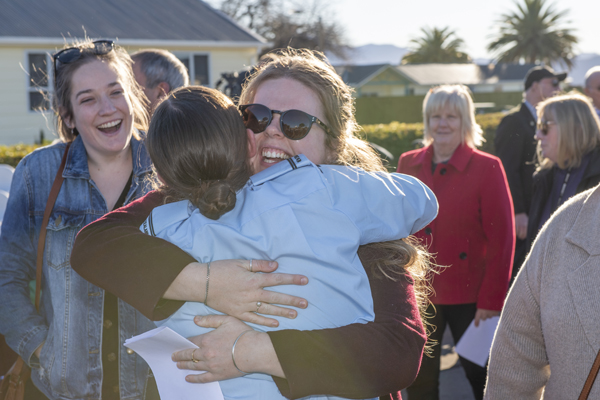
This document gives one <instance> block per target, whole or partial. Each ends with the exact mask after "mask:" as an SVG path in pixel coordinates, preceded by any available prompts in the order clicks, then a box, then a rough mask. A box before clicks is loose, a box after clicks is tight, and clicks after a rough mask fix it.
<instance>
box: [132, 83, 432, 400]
mask: <svg viewBox="0 0 600 400" xmlns="http://www.w3.org/2000/svg"><path fill="white" fill-rule="evenodd" d="M298 129H301V128H300V127H298ZM255 136H256V134H255V133H254V132H253V131H252V130H250V129H246V128H245V126H244V124H243V122H242V119H241V118H239V111H238V110H237V109H236V107H235V106H234V104H233V102H232V101H231V100H230V99H228V98H227V97H226V96H225V95H223V94H222V93H220V92H218V91H216V90H213V89H209V88H204V87H201V86H192V87H188V88H181V89H179V90H176V91H175V92H173V93H171V94H170V95H169V96H168V97H167V98H166V99H165V100H164V101H163V102H162V103H161V104H160V105H159V106H158V108H157V109H156V110H155V112H154V116H153V118H152V123H151V124H150V128H149V130H148V137H147V140H146V145H147V148H148V153H149V154H150V158H151V159H152V161H153V164H154V168H155V170H156V172H157V175H158V176H160V181H161V182H162V185H160V186H159V187H158V190H159V191H160V192H162V193H164V194H165V196H166V197H168V198H170V199H171V200H173V202H172V203H170V204H167V205H164V206H161V207H157V208H155V209H154V210H153V211H152V213H151V215H150V216H149V217H148V218H147V219H146V221H144V223H143V224H142V230H143V231H144V232H145V233H146V234H149V235H153V236H156V237H160V238H163V239H166V240H168V241H170V242H172V243H174V244H176V245H178V246H179V247H180V248H181V249H182V250H184V251H185V252H187V253H188V254H190V255H192V256H193V257H194V258H195V259H197V260H198V261H200V262H206V263H210V261H211V260H213V259H216V260H218V259H228V258H237V257H240V256H242V255H245V256H247V257H254V258H269V259H276V260H278V263H279V266H280V272H292V273H293V272H303V273H304V275H306V276H307V277H308V280H309V284H308V285H306V286H303V287H301V286H291V287H287V288H285V289H279V290H277V289H274V290H276V291H285V292H286V293H288V294H295V295H297V296H303V297H305V298H308V299H311V301H310V302H309V304H308V307H307V308H306V309H305V310H302V311H301V312H299V313H298V315H297V317H296V318H295V319H294V320H290V319H288V318H278V321H279V326H278V327H277V328H275V327H272V326H271V327H263V326H260V325H250V326H248V327H247V328H246V330H244V331H242V332H241V333H240V334H239V335H238V337H237V338H236V339H234V340H235V341H237V343H242V342H243V341H246V342H249V343H253V342H256V341H257V338H260V335H261V332H266V331H271V330H277V329H279V330H282V329H303V330H309V329H317V328H318V329H324V328H335V327H340V326H344V325H348V324H350V323H353V322H358V321H364V322H367V321H372V320H373V307H372V296H371V292H370V290H369V284H368V280H367V275H366V273H365V271H364V268H363V266H362V265H361V264H360V262H359V260H358V259H357V257H356V252H357V251H358V246H359V244H367V243H373V242H377V241H386V240H395V239H401V238H404V237H407V236H409V235H410V234H412V233H414V232H416V231H418V230H419V229H421V228H422V227H424V226H425V225H427V224H428V223H429V222H431V220H432V219H433V218H434V217H435V215H436V214H437V201H436V200H435V196H433V193H431V191H430V190H429V188H427V187H426V186H424V185H423V184H422V183H421V182H419V181H418V180H417V179H415V178H412V177H409V176H406V175H400V174H389V173H383V172H380V173H375V172H373V173H369V172H366V171H364V170H361V169H359V168H355V167H346V166H332V165H320V166H317V165H315V164H313V163H311V162H310V161H309V160H308V159H307V158H306V157H305V156H304V155H296V156H294V157H291V158H289V159H288V162H284V163H278V164H276V165H274V166H272V167H270V168H267V169H265V170H264V171H262V172H260V173H258V174H254V175H252V172H251V168H250V164H249V162H248V160H247V159H246V158H245V157H244V156H245V155H250V156H252V155H253V154H254V153H255V152H256V145H255V141H256V138H255ZM177 200H181V201H177ZM282 221H285V222H284V223H282ZM240 253H242V254H240ZM209 283H210V267H207V285H206V287H205V293H204V296H205V298H204V302H203V303H200V302H186V304H185V305H184V306H182V307H181V308H180V309H179V310H177V311H176V312H175V313H174V314H173V315H172V316H171V317H169V318H168V319H167V320H164V321H161V322H160V323H158V325H160V326H167V327H169V328H171V329H173V330H174V331H175V332H177V333H179V334H181V335H183V336H184V337H190V336H197V335H200V334H203V333H207V332H210V331H212V329H210V328H202V327H198V326H196V325H194V324H193V323H192V321H193V319H194V317H195V316H197V315H219V313H217V312H216V311H215V310H214V309H212V308H211V307H210V304H212V301H213V297H212V292H211V291H210V285H209ZM207 288H208V291H207ZM349 293H352V296H351V297H349V296H348V294H349ZM265 306H266V305H265ZM261 307H262V302H261V303H259V304H257V308H256V310H257V312H260V309H261ZM240 326H243V324H242V323H240ZM242 338H243V339H242ZM258 340H259V339H258ZM196 353H197V354H196ZM201 354H202V352H201V351H198V350H197V351H194V350H191V354H190V359H188V362H189V363H194V364H198V368H203V366H204V364H205V363H206V361H204V360H203V361H202V362H201V361H200V360H201V359H202V356H201ZM195 356H198V357H199V359H198V360H196V358H195ZM189 360H191V361H189ZM232 361H233V363H234V367H236V368H237V369H238V370H239V373H238V375H239V376H238V377H237V378H235V379H228V380H224V381H221V382H219V383H220V386H221V390H222V392H223V395H224V396H225V398H226V399H229V398H231V399H238V400H242V399H248V400H250V399H256V400H267V399H271V400H275V399H283V398H284V397H283V396H282V395H281V393H280V392H279V390H278V389H277V386H276V385H275V383H274V382H273V381H272V379H270V378H267V379H265V376H264V374H249V373H248V371H250V370H251V369H247V368H246V367H247V366H248V363H247V360H246V359H245V358H244V357H239V353H238V358H237V362H236V358H235V352H234V350H233V349H232ZM253 366H254V368H256V364H252V363H250V367H251V368H252V367H253ZM242 371H243V372H242ZM242 375H243V376H242ZM311 397H312V398H313V399H315V400H317V399H325V398H331V397H329V396H326V397H323V396H311Z"/></svg>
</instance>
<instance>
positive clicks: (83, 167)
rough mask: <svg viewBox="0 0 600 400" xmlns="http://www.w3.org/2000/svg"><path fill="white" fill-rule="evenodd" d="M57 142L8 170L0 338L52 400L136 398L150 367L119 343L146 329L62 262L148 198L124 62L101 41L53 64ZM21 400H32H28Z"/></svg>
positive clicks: (141, 114) (136, 106) (138, 123)
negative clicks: (111, 219)
mask: <svg viewBox="0 0 600 400" xmlns="http://www.w3.org/2000/svg"><path fill="white" fill-rule="evenodd" d="M53 60H54V69H53V70H54V76H53V82H54V93H53V96H52V97H53V109H54V111H55V113H56V122H57V132H58V134H59V136H60V141H58V142H57V143H55V144H52V145H50V146H47V147H44V148H41V149H39V150H36V151H35V152H33V153H31V154H29V155H28V156H26V157H25V158H23V160H22V161H21V162H20V163H19V165H18V166H17V168H16V170H15V174H14V178H13V181H12V187H11V192H10V199H9V201H8V205H7V208H6V214H5V217H4V220H3V223H2V235H1V236H0V258H1V259H2V263H1V264H0V287H1V289H0V331H1V332H2V334H3V335H5V337H6V341H7V343H8V344H9V345H10V346H11V347H12V348H13V349H14V350H15V351H16V352H17V353H19V355H20V356H21V357H22V358H23V360H24V361H25V362H26V363H27V365H29V366H30V367H31V380H32V381H33V383H34V384H35V386H37V388H39V390H41V391H42V392H43V393H44V395H45V396H47V397H48V398H50V399H84V398H85V399H88V398H89V399H92V398H93V399H99V398H102V399H124V398H127V399H140V400H141V399H143V398H144V392H145V387H146V380H147V376H148V366H147V365H146V363H145V362H144V361H143V360H142V358H141V357H138V356H137V355H136V354H131V353H128V352H127V351H126V350H127V349H126V348H125V347H124V346H123V340H124V339H126V338H127V337H131V336H132V335H135V334H137V333H142V332H144V331H146V330H148V329H149V328H151V327H152V326H153V324H152V323H151V321H149V320H148V319H146V318H145V317H144V316H143V315H141V314H140V313H139V312H138V311H136V310H135V309H133V307H131V306H129V305H127V304H126V303H124V302H123V301H119V300H118V299H117V298H116V297H115V296H114V295H110V294H109V293H108V292H104V291H103V290H102V289H100V288H98V287H97V286H94V285H92V284H90V283H89V282H87V281H85V280H84V279H83V278H81V277H80V276H79V275H78V274H76V273H75V272H74V271H73V270H72V269H71V265H70V263H69V258H70V255H71V254H70V253H71V247H72V243H73V241H74V239H75V235H76V234H77V232H78V231H79V230H80V229H81V228H82V227H83V226H85V225H87V224H88V223H90V222H92V221H94V220H96V219H98V218H99V217H101V216H102V215H104V214H106V213H107V212H109V211H111V210H114V209H116V208H118V207H120V206H122V205H123V204H127V203H129V202H131V201H133V200H134V199H136V198H138V197H141V196H142V195H143V194H145V193H146V191H147V190H146V189H145V188H146V186H145V185H144V181H145V180H146V178H147V177H148V176H149V175H150V173H151V170H152V168H151V163H150V159H149V157H148V155H147V153H146V150H145V148H144V145H143V143H142V140H141V132H140V131H139V130H142V129H145V128H146V126H147V123H148V117H147V114H146V111H145V107H144V104H143V102H142V100H141V99H142V96H143V95H142V94H141V90H140V89H139V87H138V86H137V84H136V83H135V80H134V77H133V73H132V69H131V64H132V61H131V58H130V57H129V56H128V55H127V53H126V52H125V50H123V49H122V48H120V47H118V46H115V45H114V44H113V43H112V42H111V41H96V42H91V41H89V40H88V41H83V42H80V43H76V44H74V45H72V46H68V47H67V48H65V49H63V50H62V51H60V52H58V53H56V54H54V55H53ZM63 156H64V157H65V160H66V161H65V166H64V171H63V172H62V176H63V177H64V181H63V183H62V186H61V189H60V192H59V194H58V198H57V199H56V202H55V204H54V208H53V211H52V213H51V215H50V220H49V223H48V225H47V233H46V243H45V249H44V250H43V278H42V291H41V293H42V296H41V307H40V311H39V312H37V311H36V309H35V307H34V306H33V305H32V304H31V300H30V298H29V282H30V281H31V280H34V279H35V276H36V257H37V256H36V255H37V246H38V237H39V234H40V229H41V224H42V217H43V215H44V210H45V208H46V202H47V200H48V196H49V192H50V188H51V187H52V184H53V182H54V179H55V176H57V172H58V171H59V165H60V164H61V159H63ZM26 398H29V399H33V398H34V395H32V393H26Z"/></svg>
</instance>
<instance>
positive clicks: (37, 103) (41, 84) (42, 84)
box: [26, 52, 52, 111]
mask: <svg viewBox="0 0 600 400" xmlns="http://www.w3.org/2000/svg"><path fill="white" fill-rule="evenodd" d="M26 60H27V61H26V62H27V73H28V78H27V81H28V82H27V92H28V97H29V110H30V111H40V110H42V111H45V110H49V109H50V93H51V87H52V86H51V85H50V76H51V72H50V68H51V66H52V60H51V59H50V55H48V54H47V53H43V52H36V53H33V52H32V53H27V54H26Z"/></svg>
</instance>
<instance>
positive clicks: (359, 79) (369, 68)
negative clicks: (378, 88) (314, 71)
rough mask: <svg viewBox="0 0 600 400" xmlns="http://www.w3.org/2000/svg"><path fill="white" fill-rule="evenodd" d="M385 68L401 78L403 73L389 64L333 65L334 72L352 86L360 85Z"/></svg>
mask: <svg viewBox="0 0 600 400" xmlns="http://www.w3.org/2000/svg"><path fill="white" fill-rule="evenodd" d="M387 69H389V70H391V71H393V72H394V73H395V74H397V75H398V78H399V79H402V78H403V75H402V74H399V73H398V71H397V70H396V69H395V68H394V67H392V66H391V65H390V64H373V65H343V66H337V67H335V70H336V72H337V73H338V74H339V75H340V76H341V77H342V80H343V81H344V82H345V83H347V84H348V85H350V86H353V87H360V86H362V85H363V84H365V83H367V82H369V81H370V80H371V79H373V78H374V77H376V76H377V75H379V74H380V73H382V72H383V71H385V70H387Z"/></svg>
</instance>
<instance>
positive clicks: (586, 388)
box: [578, 350, 600, 400]
mask: <svg viewBox="0 0 600 400" xmlns="http://www.w3.org/2000/svg"><path fill="white" fill-rule="evenodd" d="M599 370H600V350H599V351H598V354H597V355H596V359H595V360H594V364H593V365H592V369H591V370H590V374H589V375H588V377H587V379H586V380H585V385H583V389H582V390H581V394H580V395H579V398H578V400H586V399H587V398H588V396H589V395H590V391H591V390H592V386H593V385H594V381H595V380H596V376H598V371H599Z"/></svg>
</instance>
